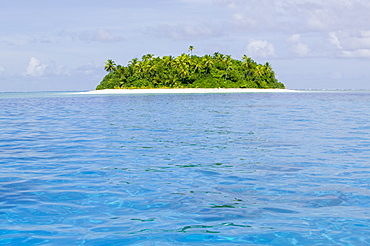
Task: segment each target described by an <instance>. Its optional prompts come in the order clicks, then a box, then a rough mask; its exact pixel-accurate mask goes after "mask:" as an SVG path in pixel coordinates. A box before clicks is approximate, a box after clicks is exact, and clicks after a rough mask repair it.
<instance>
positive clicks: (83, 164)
mask: <svg viewBox="0 0 370 246" xmlns="http://www.w3.org/2000/svg"><path fill="white" fill-rule="evenodd" d="M0 105H1V107H0V167H1V169H0V170H1V172H0V245H216V244H217V245H284V246H285V245H370V186H369V184H370V110H369V109H370V92H366V91H363V92H361V91H357V92H356V91H347V92H343V91H342V92H322V91H321V92H320V91H319V92H298V93H245V94H244V93H243V94H175V95H172V94H170V95H169V94H167V95H166V94H159V95H153V94H152V95H150V94H147V95H77V94H70V93H0Z"/></svg>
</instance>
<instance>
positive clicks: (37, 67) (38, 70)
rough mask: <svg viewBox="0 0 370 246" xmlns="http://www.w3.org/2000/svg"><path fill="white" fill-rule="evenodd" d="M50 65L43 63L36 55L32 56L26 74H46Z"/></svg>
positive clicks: (35, 75) (37, 75)
mask: <svg viewBox="0 0 370 246" xmlns="http://www.w3.org/2000/svg"><path fill="white" fill-rule="evenodd" d="M47 67H48V65H46V64H41V62H40V60H38V59H37V58H36V57H31V58H30V60H29V62H28V66H27V68H26V75H28V76H34V77H39V76H42V75H44V74H45V71H46V68H47Z"/></svg>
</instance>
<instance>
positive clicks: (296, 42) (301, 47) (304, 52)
mask: <svg viewBox="0 0 370 246" xmlns="http://www.w3.org/2000/svg"><path fill="white" fill-rule="evenodd" d="M287 41H288V42H289V43H291V44H292V45H293V46H292V48H291V49H292V51H293V53H294V54H296V55H298V56H300V57H305V56H308V55H309V53H310V49H309V48H308V45H307V44H304V43H302V41H301V35H300V34H294V35H292V36H290V37H289V38H288V40H287Z"/></svg>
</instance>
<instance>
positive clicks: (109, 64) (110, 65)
mask: <svg viewBox="0 0 370 246" xmlns="http://www.w3.org/2000/svg"><path fill="white" fill-rule="evenodd" d="M104 69H105V71H107V72H112V71H116V63H115V62H114V61H113V60H111V59H109V60H107V61H106V62H105V67H104Z"/></svg>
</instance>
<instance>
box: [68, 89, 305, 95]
mask: <svg viewBox="0 0 370 246" xmlns="http://www.w3.org/2000/svg"><path fill="white" fill-rule="evenodd" d="M261 92H280V93H281V92H298V91H296V90H289V89H253V88H251V89H244V88H174V89H161V88H159V89H104V90H94V91H86V92H76V93H75V94H89V95H91V94H93V95H94V94H98V95H99V94H202V93H261Z"/></svg>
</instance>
